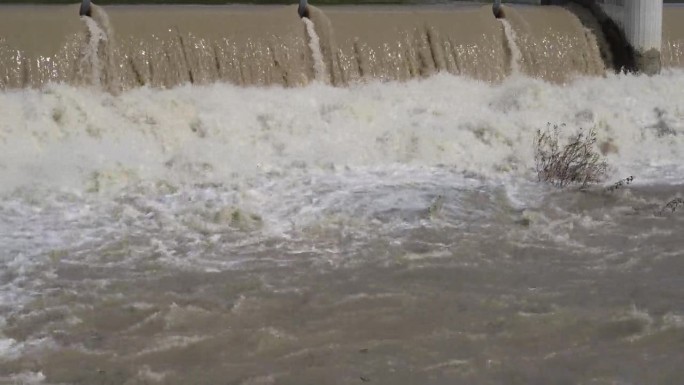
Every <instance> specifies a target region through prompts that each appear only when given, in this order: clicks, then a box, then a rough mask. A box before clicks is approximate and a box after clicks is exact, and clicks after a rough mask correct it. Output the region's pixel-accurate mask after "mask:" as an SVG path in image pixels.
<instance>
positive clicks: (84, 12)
mask: <svg viewBox="0 0 684 385" xmlns="http://www.w3.org/2000/svg"><path fill="white" fill-rule="evenodd" d="M78 15H79V16H88V17H92V15H93V10H92V7H91V6H90V0H83V2H82V3H81V9H79V10H78Z"/></svg>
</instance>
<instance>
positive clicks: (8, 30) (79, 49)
mask: <svg viewBox="0 0 684 385" xmlns="http://www.w3.org/2000/svg"><path fill="white" fill-rule="evenodd" d="M310 8H311V12H310V19H311V20H312V22H313V24H314V27H315V30H316V35H317V36H318V37H319V38H320V50H321V55H322V57H323V60H324V62H325V63H324V64H325V68H326V71H327V72H328V73H327V76H326V78H329V79H330V82H331V84H333V85H338V86H340V85H346V84H349V83H350V82H355V81H358V80H361V79H383V80H407V79H412V78H416V77H425V76H429V75H431V74H434V73H437V72H440V71H441V72H448V73H452V74H455V75H463V76H468V77H472V78H476V79H481V80H485V81H495V82H496V81H500V80H502V79H504V78H505V77H507V76H509V75H510V74H511V59H510V58H511V52H510V49H509V47H510V45H509V44H508V43H509V42H507V40H506V34H505V33H504V28H503V25H502V24H501V23H499V22H498V21H497V20H496V19H495V18H494V17H493V15H492V10H491V5H487V6H483V5H469V6H463V5H459V6H456V5H432V6H420V7H416V6H391V7H386V6H382V7H381V6H359V7H345V6H335V7H323V8H316V7H310ZM681 13H682V10H681V9H673V10H668V12H666V14H665V18H664V25H665V31H666V32H665V34H664V35H665V41H664V42H663V64H664V65H665V66H680V65H682V58H681V56H682V55H681V51H682V43H681V42H682V41H684V37H683V36H684V33H682V31H681V29H682V27H681V26H679V23H678V22H677V18H678V17H679V16H677V15H679V14H681ZM92 17H93V20H95V21H96V22H97V23H98V26H99V27H101V28H100V29H101V30H102V31H103V36H102V37H100V38H98V40H97V41H94V40H93V28H92V26H90V27H89V26H88V24H87V23H85V22H84V20H83V19H81V18H79V17H78V6H77V5H70V6H2V12H0V36H2V37H1V38H0V88H21V87H39V86H41V85H44V84H46V83H48V82H67V83H70V84H91V85H97V84H100V85H102V87H105V88H107V89H110V90H113V91H116V90H121V89H129V88H132V87H137V86H142V85H150V86H155V87H173V86H176V85H179V84H183V83H199V84H206V83H211V82H216V81H223V82H230V83H234V84H239V85H269V84H280V85H285V86H300V85H305V84H308V83H309V82H311V81H312V80H314V78H315V68H314V67H315V66H314V59H313V58H312V54H311V50H310V48H309V40H310V37H309V36H310V34H309V33H307V30H306V25H305V24H304V23H302V22H301V21H300V19H299V16H298V14H297V7H296V6H212V7H207V6H201V7H200V6H183V7H179V6H111V7H94V8H93V15H92ZM506 17H507V20H508V21H509V22H510V25H511V27H512V29H513V30H514V31H515V35H516V36H517V37H516V39H517V40H518V41H517V42H516V43H517V46H518V47H519V48H520V55H521V60H520V63H519V64H520V71H521V73H522V74H523V75H526V76H531V77H538V78H543V79H546V80H549V81H553V82H565V81H567V80H569V79H571V78H572V77H574V76H577V75H590V76H591V75H600V74H603V73H604V72H605V70H606V68H609V67H611V66H612V64H611V63H608V62H607V61H606V60H605V58H604V57H603V55H602V53H601V44H600V41H601V40H602V36H600V35H601V33H600V32H597V31H592V30H590V29H587V28H586V27H585V26H584V25H583V24H582V23H581V22H580V20H579V18H578V17H577V15H576V14H575V13H573V12H571V11H569V10H568V9H566V8H562V7H556V6H549V7H529V6H519V7H516V6H507V12H506ZM26 31H30V33H27V32H26ZM94 51H96V52H94ZM94 74H95V75H94ZM94 76H96V77H98V79H94V78H93V77H94Z"/></svg>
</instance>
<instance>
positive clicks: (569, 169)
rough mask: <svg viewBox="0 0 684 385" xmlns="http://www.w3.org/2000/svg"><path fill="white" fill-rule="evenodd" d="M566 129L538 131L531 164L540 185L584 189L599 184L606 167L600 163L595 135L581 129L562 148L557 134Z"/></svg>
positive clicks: (603, 176)
mask: <svg viewBox="0 0 684 385" xmlns="http://www.w3.org/2000/svg"><path fill="white" fill-rule="evenodd" d="M561 127H565V125H564V124H563V125H560V126H558V125H555V124H554V125H553V128H552V127H551V123H549V124H548V125H547V126H546V130H545V131H542V130H537V137H536V140H535V142H534V160H535V163H536V166H537V176H538V177H539V180H540V181H544V182H548V183H551V184H553V185H554V186H557V187H566V186H568V185H571V184H579V185H580V188H581V189H583V188H585V187H587V185H589V184H591V183H599V182H601V181H602V180H603V179H604V178H605V175H606V170H607V168H608V165H607V164H606V162H605V161H604V160H602V159H601V155H600V154H599V153H598V151H597V149H596V146H595V145H596V131H595V130H594V129H593V128H592V129H590V130H589V131H588V132H586V133H585V132H584V131H583V130H582V129H580V130H579V132H578V133H577V134H575V135H573V136H572V137H570V139H569V141H568V143H567V144H566V145H564V146H561V145H560V144H559V140H560V139H559V135H558V131H559V130H560V128H561Z"/></svg>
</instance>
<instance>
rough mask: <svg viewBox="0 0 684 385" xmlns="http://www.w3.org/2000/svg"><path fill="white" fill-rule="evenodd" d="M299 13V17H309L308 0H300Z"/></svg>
mask: <svg viewBox="0 0 684 385" xmlns="http://www.w3.org/2000/svg"><path fill="white" fill-rule="evenodd" d="M297 13H298V14H299V17H301V18H307V19H309V2H308V0H299V7H298V8H297Z"/></svg>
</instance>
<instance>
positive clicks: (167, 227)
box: [0, 7, 684, 385]
mask: <svg viewBox="0 0 684 385" xmlns="http://www.w3.org/2000/svg"><path fill="white" fill-rule="evenodd" d="M112 8H114V7H112ZM127 9H128V8H122V9H119V10H114V11H112V12H111V13H113V14H114V13H116V12H120V13H123V12H124V11H126V10H127ZM174 9H175V8H174ZM105 10H107V9H106V8H105ZM288 10H291V9H289V8H288ZM471 11H472V12H480V10H475V11H473V10H471ZM174 12H182V8H181V9H177V10H175V11H174ZM335 12H338V13H339V15H341V16H339V17H340V18H342V17H349V16H348V15H342V14H344V13H345V12H347V11H346V10H345V9H341V10H339V9H338V10H337V11H335ZM374 12H380V11H378V10H375V11H374ZM454 12H456V11H454ZM464 12H465V11H464ZM469 12H470V11H469ZM490 12H491V11H490ZM521 12H523V11H521ZM525 12H540V13H542V14H543V11H538V10H536V11H532V10H527V11H525ZM548 12H550V13H551V15H556V12H565V11H562V10H561V9H556V8H553V10H551V11H548ZM323 13H325V9H324V10H323ZM456 13H457V12H456ZM330 14H332V15H334V14H335V13H334V12H332V11H331V12H330ZM0 17H1V16H0ZM294 17H295V18H296V14H295V15H294ZM534 17H538V15H535V16H534ZM554 17H560V16H558V15H556V16H554ZM563 17H566V16H563ZM330 18H331V19H332V20H333V21H334V20H335V18H334V17H333V16H330ZM77 22H78V19H77ZM111 22H112V23H111V25H110V26H109V28H110V30H108V29H107V27H106V26H104V25H103V24H101V23H97V24H96V25H95V24H93V25H86V24H85V23H83V26H82V27H83V29H84V31H89V32H88V33H91V34H92V33H97V35H96V36H100V38H98V39H96V40H91V39H89V37H92V36H93V35H88V33H85V34H84V35H83V36H81V37H79V38H75V40H74V41H80V40H79V39H81V40H82V44H84V45H85V46H87V47H90V49H92V50H96V51H97V52H96V53H97V55H100V54H101V53H102V51H101V49H104V48H102V47H104V46H106V44H105V43H103V39H102V38H101V37H103V36H104V37H107V36H114V35H112V34H111V31H117V29H116V21H115V20H114V16H112V18H111ZM294 22H295V23H299V24H297V25H298V27H297V28H300V32H297V33H301V34H302V36H303V40H302V42H304V43H302V46H301V50H300V51H297V52H299V53H298V54H297V55H300V56H291V57H290V58H291V59H292V60H293V61H292V63H294V62H297V61H298V60H301V62H302V63H303V64H302V65H304V64H306V66H307V67H306V69H305V70H302V71H303V73H304V75H301V76H300V75H299V74H295V75H296V76H295V75H293V76H295V77H293V78H292V79H300V80H301V79H304V80H305V81H304V82H303V84H291V83H288V82H287V81H285V80H283V81H281V80H282V79H284V78H278V79H281V80H278V81H274V82H272V83H273V84H263V85H259V86H256V85H251V83H250V82H249V81H247V82H245V84H243V83H240V82H238V81H233V80H231V79H226V78H221V79H209V80H206V79H205V80H206V81H199V82H195V83H194V84H193V83H190V82H189V81H182V82H180V83H179V84H175V82H176V80H169V81H170V82H171V83H169V87H166V88H164V87H163V86H164V84H162V83H163V82H162V81H160V83H159V84H155V83H154V80H153V79H155V76H158V75H159V73H156V74H157V75H154V71H153V72H152V74H150V73H147V72H146V73H142V72H141V74H142V75H141V77H140V78H139V79H138V80H140V81H141V82H142V83H145V82H147V83H145V84H137V83H135V81H132V82H131V83H126V81H124V80H125V79H129V78H127V77H126V76H128V75H125V76H124V75H121V74H122V73H128V72H126V71H132V70H131V68H136V67H135V66H136V65H137V64H135V62H134V64H130V66H129V67H125V66H124V67H122V66H120V65H118V64H116V65H113V67H108V66H109V64H107V63H118V60H120V59H121V58H122V57H124V56H117V55H119V53H116V52H118V51H116V50H115V49H113V48H112V49H113V50H112V51H111V52H113V53H112V54H111V55H110V56H107V55H100V56H99V59H98V60H99V63H105V64H106V65H102V66H101V67H97V69H100V70H101V71H100V72H93V71H92V70H93V67H92V65H91V64H92V63H90V64H88V65H89V66H86V67H87V69H88V71H86V72H84V73H82V74H81V75H82V76H83V77H79V76H81V75H78V74H76V73H72V72H68V71H66V70H65V71H66V72H49V73H48V72H41V71H40V70H39V68H43V69H45V67H40V66H39V65H38V64H39V63H38V64H36V63H37V62H35V61H33V60H31V61H30V63H31V66H33V65H34V64H36V69H35V71H34V70H33V69H31V68H32V67H31V68H29V67H26V68H28V69H27V71H28V72H25V74H34V75H35V76H34V77H33V78H31V77H30V76H29V77H28V78H26V79H29V80H30V79H33V80H35V81H33V80H32V81H26V82H24V83H21V82H20V81H19V80H16V79H19V78H14V77H11V76H9V75H7V76H5V77H4V78H3V79H4V80H5V81H6V83H3V87H4V89H3V90H2V91H0V266H1V267H0V382H1V383H7V384H52V385H58V384H59V385H61V384H88V385H94V384H102V385H104V384H126V385H132V384H207V385H208V384H212V385H213V384H243V385H248V384H251V385H257V384H259V385H262V384H355V383H359V384H360V383H366V382H370V383H376V384H592V385H594V384H595V385H599V384H634V385H637V384H679V383H681V381H682V374H681V362H682V360H683V359H684V356H683V354H684V353H683V350H682V341H684V296H682V295H681V293H682V290H684V278H683V277H682V274H681V272H682V271H684V251H683V248H684V236H683V235H682V233H683V231H684V207H680V206H678V205H677V204H676V202H677V199H681V198H682V197H683V192H684V178H683V177H684V162H683V161H682V160H683V159H684V104H682V100H684V72H682V70H681V69H678V68H676V66H669V67H667V68H665V69H664V70H663V72H662V73H661V74H660V75H657V76H652V77H647V76H639V75H631V74H630V75H627V74H619V75H616V74H612V73H608V72H607V71H605V70H604V69H603V68H602V67H600V68H599V67H586V65H585V64H586V63H590V64H591V63H594V61H593V59H587V60H586V61H584V62H582V63H584V64H581V68H583V69H582V70H581V71H579V70H578V71H579V72H578V73H576V74H575V75H573V76H572V77H571V78H567V79H566V78H558V77H555V75H554V76H551V77H552V79H551V80H548V79H546V78H545V76H542V75H544V74H551V72H548V71H546V72H544V71H542V72H541V73H536V74H535V72H534V71H536V70H533V69H532V67H530V65H531V64H530V61H529V60H531V59H530V58H531V57H534V55H535V54H534V53H531V52H532V51H534V50H539V49H541V48H540V46H539V45H535V46H534V47H533V48H530V47H529V46H527V45H526V43H525V41H524V37H521V36H524V34H525V33H526V32H525V31H524V30H521V29H519V27H516V25H517V24H516V23H515V20H513V22H511V23H510V24H509V25H504V24H502V23H498V22H497V21H496V20H494V21H493V23H495V24H493V25H491V26H488V27H487V28H492V29H493V30H496V31H498V32H497V33H500V35H497V37H496V39H498V40H497V41H499V43H500V45H501V47H500V48H492V49H496V50H498V49H501V52H503V53H502V54H501V56H500V57H499V56H495V57H499V58H500V59H501V61H492V62H487V61H486V60H485V61H484V62H478V63H479V64H478V65H480V66H484V67H482V68H484V69H483V70H481V71H480V72H477V73H475V72H473V73H470V72H468V71H470V70H464V72H463V73H453V72H452V71H450V70H448V68H446V69H443V70H440V69H439V68H436V67H435V68H433V69H434V71H435V72H434V73H425V74H419V73H416V74H413V75H411V76H407V77H406V78H403V77H401V76H399V75H397V76H394V75H392V76H389V75H388V76H385V75H383V76H380V75H375V74H374V73H370V74H368V73H366V74H365V75H364V76H362V75H363V74H359V73H358V69H359V68H380V67H373V66H374V65H376V64H377V63H378V62H377V61H376V62H373V60H374V59H373V57H377V55H381V54H380V52H381V51H378V50H375V51H373V52H374V54H373V55H376V56H372V55H370V56H368V55H366V54H363V49H366V48H363V47H364V45H363V44H361V43H359V44H357V46H358V48H357V49H358V51H357V52H356V53H355V54H354V53H353V50H354V48H353V47H354V45H353V44H352V45H350V46H349V47H351V48H350V51H349V52H352V53H349V55H348V57H354V58H361V59H359V60H361V62H360V64H359V63H357V64H354V65H351V64H350V66H351V67H349V68H356V69H355V70H350V71H351V72H349V73H353V74H354V75H353V76H351V75H350V76H349V77H347V78H344V76H343V75H341V74H344V71H342V70H341V68H342V67H340V64H339V63H342V62H339V61H338V62H337V63H338V64H334V63H335V62H333V61H329V62H326V63H325V65H319V67H318V70H316V71H315V68H314V64H315V63H314V59H313V58H312V57H311V56H306V57H304V56H301V55H311V54H312V51H313V52H316V51H315V49H314V50H312V49H310V46H309V45H308V44H305V43H306V42H307V41H308V40H306V37H307V25H305V24H304V23H302V22H301V21H299V20H298V19H296V20H295V21H294ZM313 22H314V23H315V22H316V18H314V19H313ZM333 24H334V23H333ZM505 27H506V28H505ZM0 28H2V27H0ZM316 28H317V30H316V31H314V33H316V37H318V38H320V43H319V44H320V45H321V46H320V47H319V51H318V54H319V57H325V55H328V54H329V50H330V49H331V48H330V47H331V46H326V45H325V44H326V43H325V42H326V41H331V39H333V38H331V37H329V36H326V35H325V34H324V33H322V32H321V30H320V29H318V28H319V27H318V26H316ZM411 28H413V26H411ZM509 28H510V29H513V30H515V29H516V28H518V30H516V31H514V32H515V33H516V34H517V36H518V37H520V39H519V40H518V41H516V42H514V43H515V45H512V44H510V42H507V41H506V36H511V35H512V33H511V34H508V35H507V34H506V31H505V29H509ZM530 28H533V27H530ZM428 29H429V28H428ZM332 30H334V28H333V29H332ZM108 31H109V32H108ZM509 32H510V31H509ZM100 33H101V34H100ZM117 33H121V32H117ZM347 33H349V34H351V32H343V33H342V32H341V33H340V34H338V35H337V36H338V37H337V38H336V39H338V41H342V40H343V39H342V38H341V37H340V36H341V35H344V34H347ZM421 33H422V32H421ZM444 35H445V33H442V35H440V36H444ZM79 36H80V35H79ZM388 36H389V37H387V36H379V37H376V38H377V39H381V38H387V39H390V38H393V37H392V36H394V35H391V34H390V35H388ZM582 36H584V37H583V39H584V40H581V41H582V44H585V43H586V44H589V43H588V42H591V41H592V40H591V39H589V38H588V37H586V36H585V35H582ZM585 38H586V39H585ZM146 39H149V40H153V38H152V37H146ZM160 39H161V38H160ZM326 39H327V40H326ZM587 39H588V40H587ZM118 40H119V41H122V40H121V37H120V36H119V37H118ZM161 40H163V39H161ZM333 40H334V39H333ZM448 40H449V39H446V40H444V41H448ZM388 41H389V40H388ZM578 41H579V40H578ZM389 42H390V43H392V44H394V43H397V41H395V40H392V41H389ZM148 43H149V41H148V40H146V43H145V44H148ZM499 43H497V44H493V43H492V45H491V47H499ZM164 44H167V43H164ZM168 44H171V43H168ZM179 44H180V43H179ZM254 44H256V43H254ZM336 44H338V45H337V47H338V48H339V47H341V46H342V45H343V43H341V42H338V43H336ZM369 44H370V43H369ZM374 44H375V43H374ZM402 44H404V43H402ZM407 44H408V43H407ZM454 44H456V43H454ZM488 44H489V43H488ZM573 44H574V43H573ZM673 44H674V43H673ZM673 46H674V45H673ZM130 47H132V46H129V49H133V48H130ZM392 47H395V46H392ZM463 47H464V48H463V49H464V50H466V51H464V52H467V48H468V46H467V45H464V46H463ZM473 47H476V46H473ZM488 47H489V46H488ZM573 47H574V45H573ZM34 48H35V47H34ZM34 48H31V49H34ZM390 48H391V47H390ZM547 48H548V47H547ZM27 49H28V48H27ZM136 49H137V48H136ZM340 49H342V48H340ZM368 49H370V48H368ZM388 49H389V48H388ZM392 49H394V48H391V49H390V51H391V50H392ZM513 49H515V50H518V53H519V55H511V52H514V51H513ZM545 49H546V48H545ZM596 49H597V50H598V48H596ZM35 50H36V51H32V52H38V51H40V50H39V49H38V48H35ZM472 50H473V51H472V52H471V53H470V54H467V53H466V54H464V55H466V56H459V55H460V54H458V50H452V54H451V55H452V57H454V58H458V57H460V58H464V57H477V55H479V54H481V53H482V52H483V51H477V49H475V48H472ZM10 51H11V50H10V48H7V51H0V52H10ZM86 51H87V50H86ZM276 51H277V50H276ZM433 51H435V52H436V51H438V50H433ZM11 52H15V53H16V52H18V51H16V50H15V51H11ZM27 52H28V51H27ZM129 52H132V51H129ZM136 52H138V54H140V52H142V51H136ZM145 52H148V53H149V52H150V51H145ZM198 52H199V51H198ZM280 52H283V51H280ZM367 52H370V51H367ZM392 52H395V53H396V52H400V51H392ZM402 52H403V51H402ZM497 52H498V51H497ZM534 52H537V51H534ZM539 52H542V51H539ZM549 52H550V51H549ZM597 52H598V51H597ZM36 55H37V54H36ZM41 55H42V53H41ZM97 55H96V56H97ZM354 55H356V56H354ZM364 55H366V56H364ZM417 55H418V56H416V57H420V55H419V54H417ZM467 55H470V56H467ZM39 56H40V55H39ZM512 56H513V57H518V60H520V61H521V62H520V63H518V64H519V68H520V72H519V73H514V72H513V71H512V70H511V68H513V67H512V66H511V62H510V58H511V57H512ZM36 57H38V56H36ZM42 57H47V56H42ZM65 57H66V56H65ZM337 57H338V58H339V57H342V56H337ZM76 58H77V59H78V60H81V59H83V57H78V55H77V56H76ZM112 58H114V59H112ZM129 58H133V59H135V57H134V56H133V55H129ZM3 59H6V57H5V58H3ZM91 59H92V56H91V58H90V59H87V60H86V59H84V60H85V61H84V62H82V63H86V62H88V60H91ZM110 59H111V60H112V61H111V62H110V61H108V60H110ZM139 59H140V58H139V57H138V59H135V60H139ZM157 59H158V58H157ZM157 59H150V63H151V62H154V60H157ZM295 59H296V60H295ZM552 59H553V58H549V59H548V60H552ZM60 60H61V59H60ZM64 60H66V59H64ZM140 60H142V59H140ZM241 60H243V59H241ZM244 60H248V59H244ZM259 60H261V59H259ZM354 60H356V59H354ZM364 60H366V62H364ZM397 60H399V59H397ZM478 60H479V59H478ZM497 60H498V59H497ZM526 60H527V61H526ZM553 60H555V59H553ZM457 62H459V61H458V60H457V61H454V63H457ZM5 63H11V64H12V66H14V64H16V61H5ZM53 63H54V62H53ZM68 63H70V62H69V61H68V60H66V61H64V62H63V63H62V64H59V65H57V64H55V66H56V67H54V68H67V67H68V66H67V67H64V66H62V67H59V66H61V65H67V64H68ZM169 63H170V62H169ZM169 63H167V64H164V65H170V64H169ZM221 63H222V62H221ZM364 63H365V64H364ZM373 63H376V64H373ZM445 63H448V60H447V61H446V62H445ZM459 63H461V62H459ZM462 63H466V61H462ZM526 63H527V64H526ZM86 64H87V63H86ZM319 64H320V63H319ZM240 65H241V64H239V63H238V64H236V67H235V68H239V67H240ZM377 65H378V66H379V64H377ZM454 65H455V64H454ZM592 65H593V64H592ZM12 66H10V65H9V64H7V65H6V66H5V67H3V68H5V70H6V71H7V72H6V73H11V74H15V73H17V72H16V71H15V72H12V71H14V70H16V69H17V68H19V69H20V68H22V67H21V64H19V65H18V67H12ZM154 66H157V67H154ZM161 66H162V64H150V66H147V67H145V68H148V69H149V68H161ZM335 66H337V67H335ZM364 66H365V67H364ZM487 66H489V67H487ZM497 66H501V68H504V69H503V70H501V71H500V70H499V69H497V68H499V67H497ZM433 67H434V65H433ZM476 67H477V66H473V67H472V68H476ZM108 68H109V69H108ZM111 68H116V69H117V70H112V69H111ZM141 68H142V67H141ZM184 68H185V67H184ZM198 68H199V67H198ZM222 68H226V67H222ZM269 68H271V67H269ZM292 68H295V67H292ZM335 68H337V71H338V72H337V73H335V72H334V71H335ZM382 68H390V67H382ZM391 68H394V67H391ZM453 68H466V67H453ZM468 68H470V67H468ZM478 68H479V67H478ZM578 68H579V67H578ZM587 68H589V70H587ZM271 69H273V68H271ZM31 71H34V72H31ZM55 71H57V70H56V69H55ZM69 71H70V70H69ZM117 71H118V72H117ZM269 71H270V70H269ZM273 71H276V70H275V69H273ZM323 71H328V72H327V74H324V75H321V73H322V72H323ZM355 71H356V72H355ZM473 71H475V70H473ZM488 71H489V72H488ZM497 71H498V72H497ZM594 71H598V74H597V73H594ZM67 72H68V73H70V74H72V75H73V76H74V77H65V78H61V77H60V76H62V74H64V73H67ZM400 72H401V71H400ZM400 72H397V73H400ZM195 73H197V72H195ZM260 73H262V74H264V73H265V72H260ZM274 73H275V72H274ZM278 73H280V72H278ZM288 73H291V72H288ZM385 73H386V72H385ZM408 73H409V72H407V74H408ZM40 74H43V75H40ZM50 74H52V75H54V76H55V78H54V79H53V78H51V77H50V76H51V75H50ZM316 74H318V75H320V76H324V77H325V81H321V80H320V79H318V80H317V78H316V77H315V75H316ZM478 74H480V75H481V76H480V75H478ZM491 74H494V75H491ZM496 74H499V75H500V76H499V75H496ZM72 75H69V76H72ZM115 75H116V76H115ZM414 75H415V76H414ZM490 75H491V76H490ZM495 75H496V76H495ZM12 76H13V75H12ZM27 76H28V75H27ZM32 76H33V75H32ZM40 76H43V77H40ZM65 76H66V75H65ZM117 76H118V79H119V81H118V83H117V82H113V80H112V79H115V78H117ZM269 76H270V75H269ZM287 76H289V75H287ZM287 76H286V77H285V79H288V78H287ZM340 76H342V77H340ZM355 77H358V79H356V78H355ZM10 78H11V79H14V80H12V82H14V83H11V84H10V81H9V80H8V79H10ZM94 78H97V79H98V81H97V82H93V79H94ZM26 79H25V80H26ZM41 79H42V80H41ZM73 79H81V80H83V81H80V80H79V81H74V80H73ZM122 79H123V80H122ZM159 79H161V78H159ZM165 79H166V78H165ZM174 79H176V78H174ZM207 79H208V78H207ZM336 79H338V80H339V79H344V82H343V83H344V84H341V83H338V82H337V81H336ZM354 79H356V80H354ZM15 80H16V81H15ZM110 81H111V82H110ZM83 83H86V84H83ZM293 85H297V86H293ZM549 123H550V124H551V125H554V124H555V125H559V127H561V128H560V135H561V140H565V139H566V138H568V137H570V136H571V135H573V134H574V133H576V132H577V130H579V129H580V128H583V129H585V130H588V129H592V128H593V129H594V130H595V132H596V134H597V143H596V151H597V153H598V154H600V156H601V157H602V159H604V160H605V161H606V162H607V165H608V171H607V174H606V178H605V181H604V182H603V183H600V184H596V185H592V186H590V187H589V188H588V189H586V190H584V191H579V190H578V189H577V188H573V187H570V188H565V189H558V188H556V187H553V186H550V185H548V184H545V183H541V182H539V181H538V178H537V173H536V170H535V160H534V142H535V138H536V135H537V130H540V129H541V130H544V129H545V128H546V127H547V125H548V124H549ZM629 176H633V177H634V181H633V182H632V183H631V184H629V185H625V186H622V187H621V188H619V189H616V190H610V189H608V190H607V189H606V187H610V186H612V185H613V184H614V183H615V182H617V181H619V180H621V179H624V178H627V177H629ZM672 202H675V203H673V204H671V205H670V206H667V204H668V203H672Z"/></svg>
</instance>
